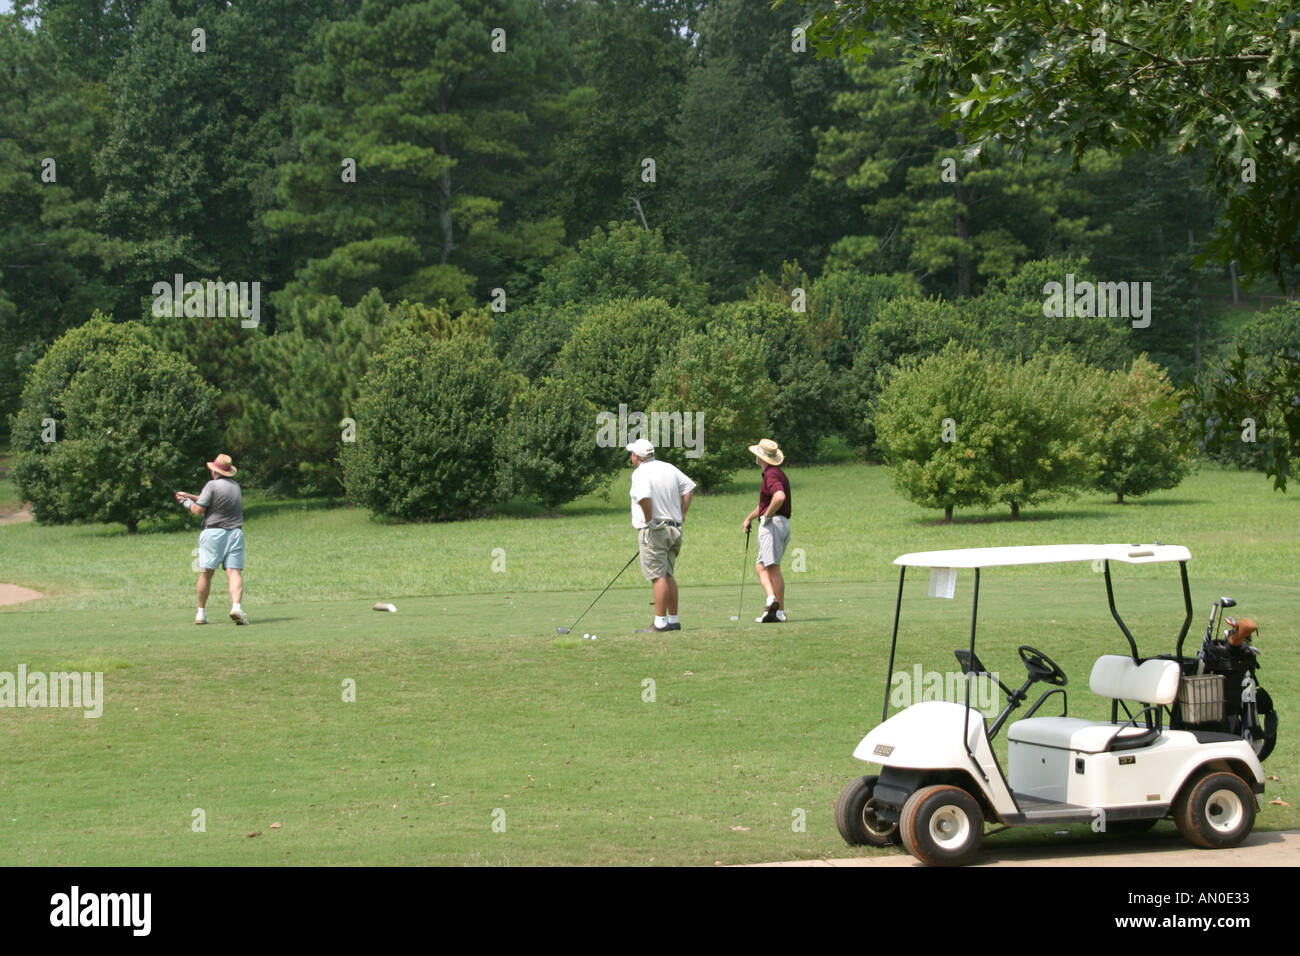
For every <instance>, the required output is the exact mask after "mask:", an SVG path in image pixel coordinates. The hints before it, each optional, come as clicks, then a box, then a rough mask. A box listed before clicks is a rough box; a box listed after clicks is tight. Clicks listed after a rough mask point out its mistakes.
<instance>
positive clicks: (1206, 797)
mask: <svg viewBox="0 0 1300 956" xmlns="http://www.w3.org/2000/svg"><path fill="white" fill-rule="evenodd" d="M1174 823H1176V824H1177V825H1178V832H1179V833H1181V834H1182V835H1183V839H1185V840H1186V841H1187V842H1188V843H1192V844H1194V845H1196V846H1199V847H1204V848H1205V849H1207V850H1221V849H1224V848H1226V847H1230V846H1236V845H1237V844H1238V843H1240V842H1241V841H1242V840H1244V839H1246V836H1247V834H1249V833H1250V830H1251V828H1252V827H1253V826H1254V825H1255V795H1254V794H1253V793H1251V791H1250V787H1249V786H1247V785H1246V781H1244V780H1242V779H1241V778H1240V777H1238V776H1237V775H1236V774H1235V773H1228V772H1227V771H1219V772H1217V773H1208V774H1206V775H1205V776H1203V777H1201V778H1199V779H1197V780H1194V781H1193V782H1191V783H1189V784H1187V785H1186V786H1185V787H1184V788H1183V792H1182V793H1181V794H1179V796H1178V801H1177V802H1176V803H1175V804H1174Z"/></svg>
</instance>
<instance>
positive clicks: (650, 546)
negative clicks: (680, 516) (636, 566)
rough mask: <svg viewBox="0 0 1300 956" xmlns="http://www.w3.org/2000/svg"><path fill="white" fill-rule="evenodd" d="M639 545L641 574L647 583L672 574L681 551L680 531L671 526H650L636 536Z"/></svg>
mask: <svg viewBox="0 0 1300 956" xmlns="http://www.w3.org/2000/svg"><path fill="white" fill-rule="evenodd" d="M637 540H638V541H639V542H640V545H641V573H642V574H643V575H645V579H646V580H647V581H653V580H655V579H656V578H666V577H668V576H670V575H671V574H672V573H673V565H674V564H676V563H677V555H679V554H681V551H682V529H681V528H677V527H674V526H673V525H663V524H661V525H651V526H650V527H648V528H642V529H641V531H640V533H639V534H638V535H637Z"/></svg>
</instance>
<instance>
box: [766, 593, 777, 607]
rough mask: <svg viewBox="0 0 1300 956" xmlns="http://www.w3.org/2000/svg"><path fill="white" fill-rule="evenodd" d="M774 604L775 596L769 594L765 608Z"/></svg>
mask: <svg viewBox="0 0 1300 956" xmlns="http://www.w3.org/2000/svg"><path fill="white" fill-rule="evenodd" d="M775 602H776V595H775V594H769V595H768V596H767V605H766V606H767V607H771V606H772V605H773V604H774V603H775Z"/></svg>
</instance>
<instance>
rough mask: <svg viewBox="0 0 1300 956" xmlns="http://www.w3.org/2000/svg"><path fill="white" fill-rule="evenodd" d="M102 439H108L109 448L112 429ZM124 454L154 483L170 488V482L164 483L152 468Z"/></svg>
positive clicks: (130, 455) (132, 456)
mask: <svg viewBox="0 0 1300 956" xmlns="http://www.w3.org/2000/svg"><path fill="white" fill-rule="evenodd" d="M104 437H105V438H107V439H109V444H110V446H111V445H112V444H113V442H112V438H113V429H111V428H110V429H108V430H107V431H106V432H104ZM125 454H126V456H127V457H128V458H130V459H131V460H132V461H133V462H135V463H136V464H137V465H139V466H140V467H141V468H143V469H144V470H145V471H147V472H148V473H149V474H150V475H152V476H153V479H154V481H156V482H158V484H160V485H162V486H163V487H164V488H169V487H170V486H171V484H170V482H167V481H164V480H163V478H162V476H160V475H159V474H158V472H156V471H154V470H153V469H152V468H150V467H149V466H148V465H146V464H145V463H144V462H142V461H141V460H140V459H139V458H137V457H136V456H135V455H133V454H132V453H131V452H129V451H128V452H125Z"/></svg>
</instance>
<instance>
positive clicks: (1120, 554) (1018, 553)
mask: <svg viewBox="0 0 1300 956" xmlns="http://www.w3.org/2000/svg"><path fill="white" fill-rule="evenodd" d="M1190 558H1191V554H1190V552H1188V550H1187V549H1186V548H1182V547H1177V546H1172V545H1161V544H1156V545H1034V546H1030V547H1020V548H967V549H963V550H954V551H928V552H916V553H912V554H904V555H900V556H899V557H897V558H895V559H894V563H895V564H897V565H899V569H898V597H897V599H896V601H895V603H894V627H893V633H892V635H891V637H890V641H889V667H888V669H887V671H886V673H885V696H884V705H883V709H882V712H881V722H882V723H883V722H884V721H886V720H888V719H889V689H890V686H891V681H892V678H893V675H894V660H895V656H896V653H897V650H898V621H899V617H900V614H901V612H902V607H903V582H904V580H905V578H906V576H907V569H908V568H909V567H923V568H931V569H934V568H943V569H951V568H958V567H960V568H971V569H973V570H974V572H975V586H974V592H973V594H972V597H971V612H970V646H969V648H968V650H969V652H970V654H971V656H972V657H974V654H975V629H976V625H977V623H978V618H979V601H980V570H981V569H982V568H985V567H1005V566H1013V565H1026V564H1055V563H1062V562H1072V561H1098V560H1099V561H1101V564H1102V572H1103V576H1104V577H1105V580H1106V603H1107V605H1108V606H1109V607H1110V613H1111V617H1113V618H1114V619H1115V623H1116V624H1118V625H1119V629H1120V632H1121V633H1123V635H1124V637H1125V639H1126V640H1127V641H1128V645H1129V650H1130V651H1131V653H1132V655H1133V661H1134V662H1135V663H1141V658H1140V657H1139V655H1138V649H1137V641H1135V640H1134V639H1133V634H1132V632H1131V631H1129V629H1128V625H1126V624H1125V623H1124V619H1123V618H1121V617H1120V616H1119V611H1118V610H1117V609H1116V607H1115V589H1114V586H1113V584H1112V582H1111V576H1110V562H1111V561H1112V560H1117V561H1122V562H1124V563H1125V564H1152V563H1157V562H1168V561H1176V562H1178V573H1179V578H1180V580H1181V581H1182V586H1183V607H1184V617H1183V626H1182V628H1181V630H1179V632H1178V641H1177V650H1176V654H1177V656H1178V657H1179V658H1181V657H1182V653H1183V640H1184V639H1185V638H1186V637H1187V631H1188V629H1189V628H1190V627H1191V624H1192V593H1191V588H1190V586H1189V585H1188V581H1187V562H1188V560H1189V559H1190ZM970 693H971V682H970V681H969V680H967V681H966V720H965V721H964V722H963V725H962V744H963V746H965V748H966V753H967V755H968V756H969V757H970V759H971V763H972V764H973V765H974V766H975V767H976V768H977V769H978V767H979V765H978V762H976V760H975V755H974V754H973V753H971V749H970ZM980 775H981V776H983V775H984V774H983V771H982V770H981V771H980Z"/></svg>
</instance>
